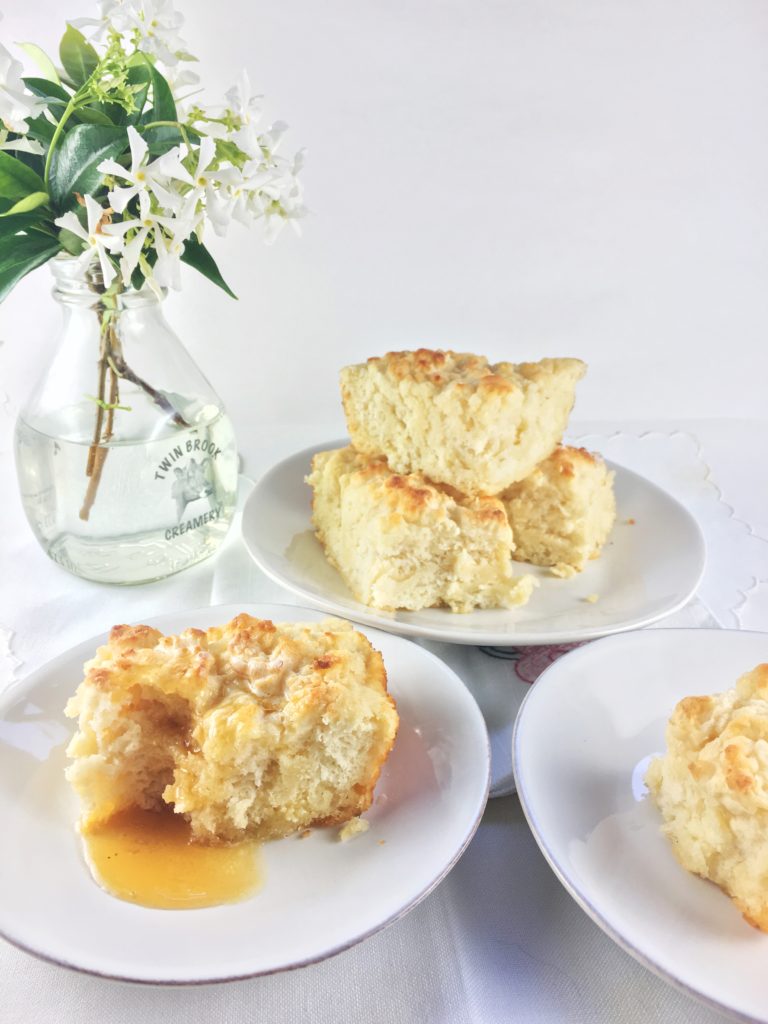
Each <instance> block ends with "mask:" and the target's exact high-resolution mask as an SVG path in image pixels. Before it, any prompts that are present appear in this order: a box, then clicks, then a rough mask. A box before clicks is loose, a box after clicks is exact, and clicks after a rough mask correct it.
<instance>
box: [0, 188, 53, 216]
mask: <svg viewBox="0 0 768 1024" xmlns="http://www.w3.org/2000/svg"><path fill="white" fill-rule="evenodd" d="M47 202H48V193H47V192H31V193H30V194H29V195H28V196H25V197H24V199H20V200H19V201H18V203H14V204H13V206H12V207H11V208H10V210H8V211H7V212H6V213H0V217H11V216H12V215H13V214H14V213H29V212H30V210H36V209H37V208H38V206H44V205H45V204H46V203H47Z"/></svg>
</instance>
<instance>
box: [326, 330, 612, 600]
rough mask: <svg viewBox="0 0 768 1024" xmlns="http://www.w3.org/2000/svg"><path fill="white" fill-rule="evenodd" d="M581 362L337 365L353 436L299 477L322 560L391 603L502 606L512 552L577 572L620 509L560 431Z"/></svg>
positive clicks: (589, 458)
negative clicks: (309, 498) (308, 493)
mask: <svg viewBox="0 0 768 1024" xmlns="http://www.w3.org/2000/svg"><path fill="white" fill-rule="evenodd" d="M585 370H586V366H585V364H584V363H582V362H581V360H579V359H542V360H540V361H539V362H537V363H518V364H512V363H496V364H495V365H491V364H489V363H488V360H487V359H485V358H484V357H482V356H475V355H468V354H460V353H455V352H449V351H432V350H429V349H418V350H417V351H414V352H390V353H388V354H387V355H385V356H382V357H380V358H373V359H369V360H368V361H367V362H366V363H361V364H358V365H355V366H348V367H345V368H344V369H343V370H342V371H341V393H342V400H343V404H344V412H345V414H346V418H347V425H348V428H349V433H350V437H351V440H352V443H351V445H349V446H348V447H346V448H341V449H337V450H335V451H327V452H320V453H319V454H317V455H316V456H315V457H314V459H313V461H312V472H311V474H310V475H309V477H308V478H307V482H308V483H309V484H310V486H311V487H312V489H313V503H312V504H313V524H314V527H315V531H316V534H317V537H318V539H319V540H320V542H321V543H322V545H323V547H324V549H325V552H326V555H327V557H328V560H329V561H330V562H331V563H332V564H333V565H334V566H335V567H336V568H337V569H338V570H339V572H340V573H341V574H342V576H343V577H344V579H345V580H346V582H347V584H348V586H349V587H350V589H351V590H352V592H353V594H354V595H355V597H356V599H357V600H358V601H361V602H362V603H363V604H366V605H369V606H371V607H373V608H380V609H387V610H395V609H409V610H417V609H420V608H431V607H440V606H444V607H448V608H450V609H452V610H453V611H456V612H466V611H471V610H472V609H473V608H510V607H513V606H515V605H521V604H525V602H526V601H528V599H529V597H530V596H531V593H532V591H533V589H534V587H535V585H536V580H535V579H534V577H533V576H532V575H529V574H525V575H517V574H516V571H515V568H516V567H515V565H514V564H513V561H512V560H513V557H514V559H515V561H517V562H521V561H522V562H530V563H532V564H535V565H541V566H549V567H550V569H551V571H552V572H553V573H554V574H555V575H558V576H569V575H573V574H574V573H576V572H580V571H581V569H583V568H584V565H585V563H586V561H587V560H588V559H590V558H595V557H597V556H598V555H599V553H600V550H601V548H602V546H603V544H604V543H605V540H606V538H607V536H608V533H609V532H610V529H611V527H612V525H613V521H614V518H615V502H614V497H613V488H612V476H613V474H612V473H610V472H609V471H608V470H607V469H606V467H605V464H604V462H603V460H602V459H601V458H600V456H598V455H595V454H592V453H590V452H587V451H585V450H584V449H581V448H570V447H566V446H563V445H562V444H561V441H562V437H563V433H564V431H565V427H566V424H567V422H568V416H569V414H570V412H571V409H572V407H573V403H574V395H575V388H576V384H577V382H578V381H579V380H580V379H581V377H582V376H583V375H584V372H585Z"/></svg>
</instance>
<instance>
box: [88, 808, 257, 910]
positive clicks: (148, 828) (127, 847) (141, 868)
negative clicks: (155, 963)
mask: <svg viewBox="0 0 768 1024" xmlns="http://www.w3.org/2000/svg"><path fill="white" fill-rule="evenodd" d="M83 841H84V843H85V851H86V858H87V860H88V864H89V867H90V869H91V872H92V874H93V877H94V878H95V879H96V881H97V882H98V883H99V885H100V886H101V887H102V888H103V889H106V890H107V892H109V893H111V894H112V895H113V896H117V897H118V899H121V900H128V901H129V902H130V903H140V904H141V905H142V906H145V907H159V908H163V909H167V910H184V909H191V908H194V907H212V906H215V905H216V904H218V903H236V902H237V901H238V900H243V899H245V898H246V897H248V896H251V895H253V893H254V892H256V890H257V889H259V888H260V887H261V884H262V881H263V871H262V861H261V857H260V847H259V844H258V843H257V842H256V841H255V840H244V841H243V842H240V843H233V844H232V845H229V846H205V845H203V844H201V843H193V842H191V830H190V827H189V824H188V823H187V822H186V821H185V820H184V818H183V817H182V816H181V815H180V814H174V813H173V811H172V810H171V809H170V808H169V809H168V810H167V811H160V812H155V811H144V810H141V809H139V808H131V809H130V810H126V811H121V812H120V813H118V814H115V815H114V816H113V817H112V818H110V819H109V821H106V822H103V823H101V824H99V825H96V826H94V827H93V829H91V830H90V831H89V832H88V833H87V834H86V835H84V836H83Z"/></svg>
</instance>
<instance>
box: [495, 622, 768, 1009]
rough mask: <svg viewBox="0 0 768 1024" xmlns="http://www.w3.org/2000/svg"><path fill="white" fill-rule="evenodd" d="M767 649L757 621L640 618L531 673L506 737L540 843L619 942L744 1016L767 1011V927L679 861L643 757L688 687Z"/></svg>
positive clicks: (658, 745) (722, 675) (731, 675)
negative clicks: (717, 624)
mask: <svg viewBox="0 0 768 1024" xmlns="http://www.w3.org/2000/svg"><path fill="white" fill-rule="evenodd" d="M764 661H768V633H749V632H740V631H736V630H707V629H691V630H688V629H652V630H648V631H647V632H643V633H628V634H626V635H624V636H615V637H608V638H607V639H604V640H600V641H598V642H597V643H593V644H589V645H587V646H586V647H581V648H579V649H578V650H575V651H572V652H571V653H570V654H567V655H566V656H565V657H563V658H561V659H560V660H559V661H558V662H556V663H555V664H554V665H552V667H551V668H549V669H547V671H546V672H544V674H543V675H541V676H540V677H539V679H538V680H537V682H536V684H535V685H534V686H533V687H531V690H530V692H529V694H528V696H527V697H526V699H525V701H524V703H523V706H522V708H521V709H520V714H519V716H518V719H517V726H516V730H515V736H514V740H513V756H514V762H515V778H516V781H517V791H518V793H519V795H520V800H521V803H522V805H523V809H524V811H525V814H526V817H527V819H528V823H529V825H530V826H531V828H532V830H533V833H534V835H535V836H536V839H537V841H538V843H539V846H540V847H541V849H542V852H543V853H544V856H545V857H546V858H547V860H548V861H549V864H550V866H551V867H552V869H553V870H554V872H555V874H556V875H557V876H558V878H559V879H560V881H561V882H562V883H563V885H564V886H565V887H566V889H567V890H568V892H569V893H570V894H571V896H573V898H574V899H575V900H576V902H577V903H579V904H580V905H581V907H582V908H583V909H584V910H585V911H586V912H587V913H588V914H589V916H590V917H591V918H592V919H593V920H594V921H596V922H597V924H599V925H600V927H601V928H602V929H603V930H604V931H605V932H607V933H608V935H610V936H611V938H612V939H614V940H615V941H616V942H617V943H618V944H619V945H620V946H622V947H623V948H624V949H625V950H626V951H627V952H628V953H630V954H631V955H632V956H634V957H635V958H636V959H637V960H639V961H640V962H641V963H642V964H644V965H645V966H646V967H649V968H650V969H651V970H653V971H655V972H656V973H657V974H659V975H661V976H662V977H663V978H666V979H667V980H668V981H670V982H672V983H673V984H674V985H677V986H678V987H679V988H681V989H683V990H685V991H686V992H688V993H689V994H690V995H695V996H698V997H699V998H701V999H702V1000H704V1001H705V1002H707V1003H708V1004H710V1005H711V1006H715V1007H717V1008H718V1009H722V1010H727V1011H729V1012H731V1013H735V1014H737V1015H739V1016H740V1017H741V1019H743V1020H748V1021H761V1022H765V1021H768V971H767V970H766V964H767V963H768V935H766V934H764V933H762V932H759V931H756V930H755V929H754V928H752V927H750V925H748V924H747V923H746V922H745V921H744V919H743V918H742V916H741V914H740V913H739V912H738V910H736V908H735V907H734V906H733V904H732V903H731V901H730V900H729V899H728V897H727V896H725V895H724V894H723V893H722V892H721V891H720V889H718V888H717V887H716V886H714V885H712V884H711V883H710V882H706V881H704V880H702V879H701V878H697V877H695V876H694V875H691V874H689V873H688V872H686V871H684V870H683V868H682V867H680V865H679V864H678V862H677V861H676V860H675V857H674V855H673V853H672V849H671V847H670V844H669V842H668V841H667V840H666V839H665V838H664V836H663V835H662V834H661V830H660V823H661V819H660V816H659V814H658V812H657V811H656V809H655V807H654V805H653V804H652V802H651V801H650V800H649V799H647V798H646V797H645V786H644V783H643V776H644V774H645V770H646V767H647V765H648V762H649V760H650V758H651V756H652V755H653V754H655V753H660V752H662V751H663V750H664V749H665V743H664V727H665V725H666V722H667V719H668V718H669V715H670V713H671V711H672V708H673V707H674V705H675V704H676V703H677V702H678V701H679V700H680V699H681V698H682V697H684V696H687V695H689V694H707V693H714V692H716V691H719V690H724V689H729V688H730V687H731V686H733V684H734V683H735V682H736V679H737V678H738V676H740V675H741V674H742V673H743V672H746V671H748V670H750V669H752V668H754V667H755V665H758V664H760V663H761V662H764Z"/></svg>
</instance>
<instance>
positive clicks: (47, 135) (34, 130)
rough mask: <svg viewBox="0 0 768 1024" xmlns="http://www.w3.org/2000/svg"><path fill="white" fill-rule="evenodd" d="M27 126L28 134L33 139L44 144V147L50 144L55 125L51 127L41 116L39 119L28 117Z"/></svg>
mask: <svg viewBox="0 0 768 1024" xmlns="http://www.w3.org/2000/svg"><path fill="white" fill-rule="evenodd" d="M27 124H28V125H29V132H28V134H29V135H31V136H32V138H33V139H37V140H38V141H39V142H44V143H45V144H46V145H48V144H49V143H50V141H51V139H52V138H53V133H54V131H55V125H52V124H51V122H50V121H49V120H48V119H47V118H45V117H43V115H42V114H41V115H40V116H39V117H28V118H27Z"/></svg>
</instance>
